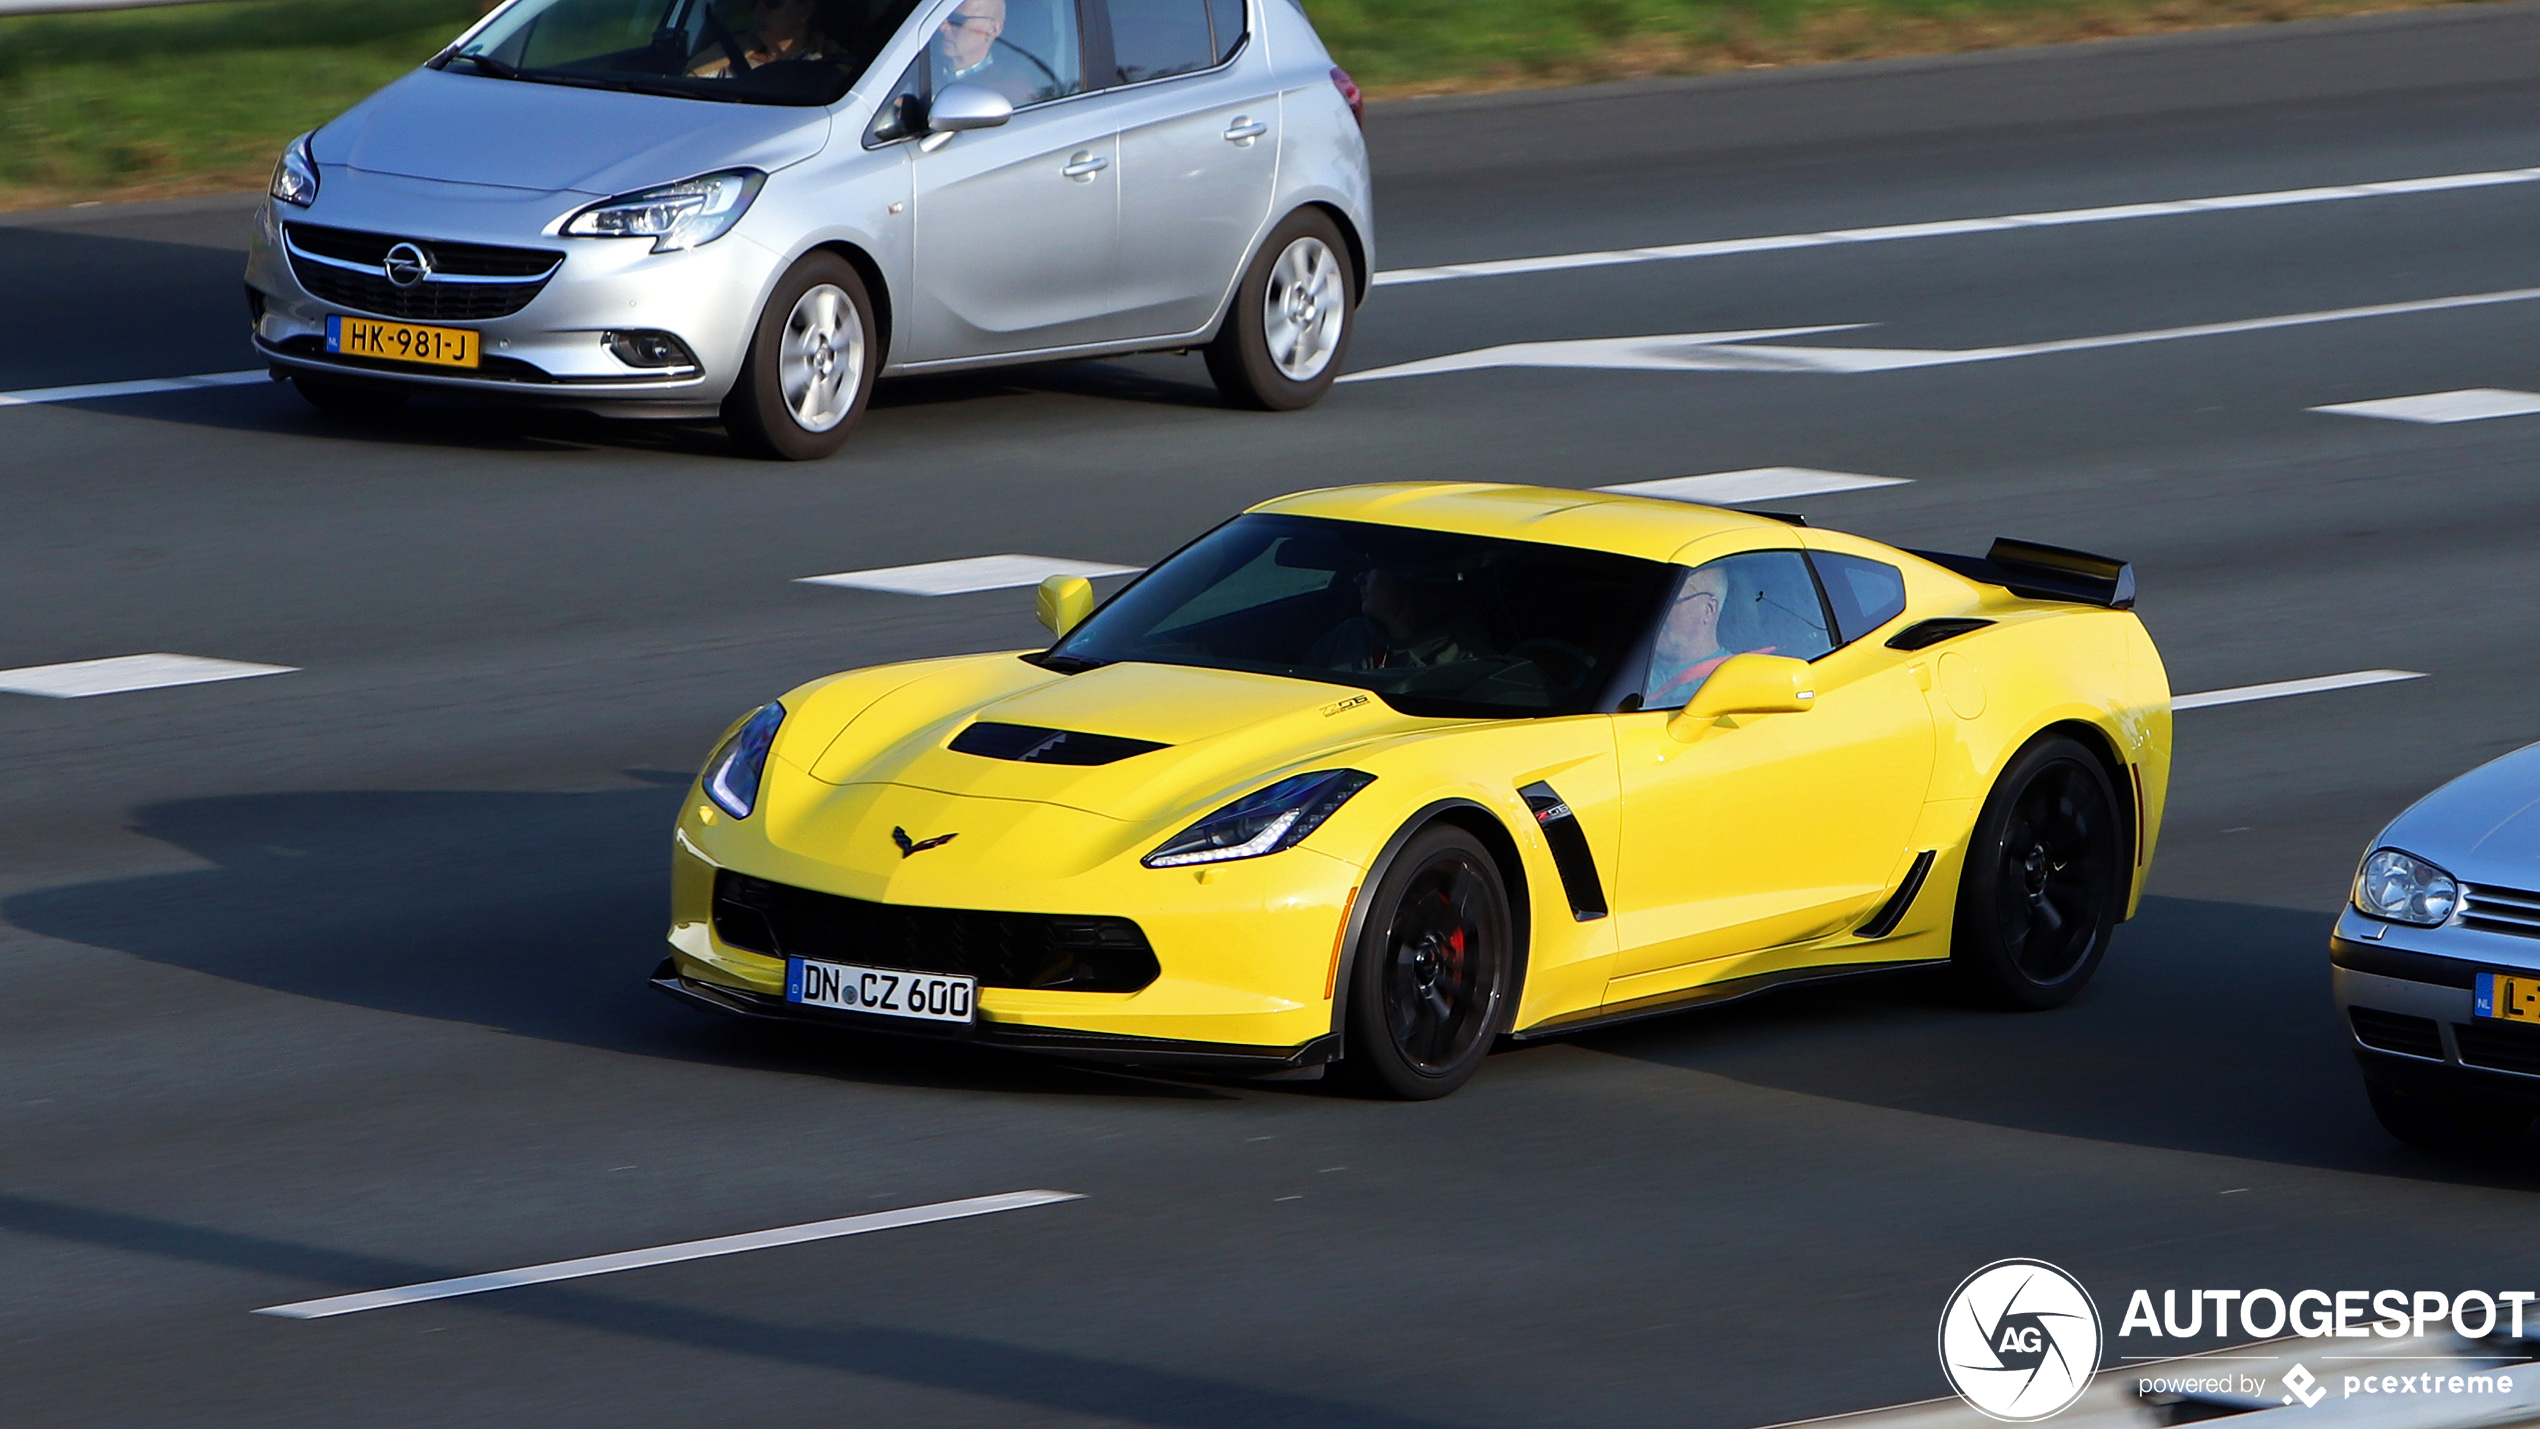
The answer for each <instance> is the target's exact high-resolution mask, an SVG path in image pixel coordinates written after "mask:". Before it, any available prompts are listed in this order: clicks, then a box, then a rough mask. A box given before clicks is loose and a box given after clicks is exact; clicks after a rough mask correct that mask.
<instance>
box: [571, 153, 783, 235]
mask: <svg viewBox="0 0 2540 1429" xmlns="http://www.w3.org/2000/svg"><path fill="white" fill-rule="evenodd" d="M766 182H767V175H765V174H762V173H760V172H759V171H758V170H756V169H734V170H733V171H731V172H730V173H726V174H708V175H706V176H705V177H704V178H701V179H684V180H682V181H680V182H678V183H675V184H664V185H662V186H661V187H660V188H657V189H645V190H644V191H643V192H641V193H631V194H627V195H624V196H623V197H620V198H613V199H610V200H609V201H607V202H606V203H595V204H593V205H591V206H590V207H589V208H586V209H584V210H582V211H581V212H580V213H577V214H575V215H574V216H573V217H572V218H570V219H567V220H566V221H565V225H564V231H565V232H566V233H568V234H570V235H572V236H573V237H575V238H649V239H651V240H653V251H654V252H655V253H674V252H677V251H678V250H680V249H682V248H694V247H696V246H697V245H698V244H701V243H712V242H713V241H715V240H716V239H718V238H721V237H722V236H723V235H724V234H725V233H726V232H728V231H729V230H730V229H731V227H732V225H733V224H736V223H738V222H740V221H741V215H742V214H745V213H747V212H749V211H750V201H751V200H752V199H755V198H757V197H758V191H759V185H761V184H764V183H766Z"/></svg>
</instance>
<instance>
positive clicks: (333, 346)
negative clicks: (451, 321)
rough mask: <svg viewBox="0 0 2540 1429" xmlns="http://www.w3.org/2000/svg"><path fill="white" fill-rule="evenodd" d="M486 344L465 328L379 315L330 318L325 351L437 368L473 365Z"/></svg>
mask: <svg viewBox="0 0 2540 1429" xmlns="http://www.w3.org/2000/svg"><path fill="white" fill-rule="evenodd" d="M482 348H483V344H482V343H481V342H479V341H478V340H477V336H476V334H475V333H472V332H470V331H468V330H467V329H466V328H463V327H425V326H423V325H422V324H420V323H392V322H381V321H380V320H378V319H377V318H346V317H329V318H328V319H327V320H326V350H327V351H329V352H332V353H336V354H339V355H341V356H344V357H368V358H374V359H380V360H385V361H388V362H422V363H428V364H430V365H432V366H434V367H474V366H476V365H477V358H478V356H479V355H480V353H481V351H482Z"/></svg>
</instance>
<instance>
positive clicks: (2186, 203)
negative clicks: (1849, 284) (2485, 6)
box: [1374, 168, 2540, 288]
mask: <svg viewBox="0 0 2540 1429" xmlns="http://www.w3.org/2000/svg"><path fill="white" fill-rule="evenodd" d="M2535 180H2540V168H2532V169H2491V170H2487V171H2485V172H2482V173H2471V174H2436V175H2434V176H2432V177H2430V178H2422V179H2390V180H2386V181H2383V182H2380V183H2369V184H2344V185H2337V186H2333V187H2328V188H2312V189H2277V190H2274V191H2272V192H2268V193H2249V194H2223V195H2221V196H2219V197H2216V198H2189V199H2172V200H2167V201H2163V202H2156V203H2121V204H2112V205H2108V206H2105V207H2100V208H2064V209H2051V210H2048V211H2045V212H2042V213H2007V214H2003V215H2001V216H1999V217H1995V218H1945V219H1940V220H1937V221H1935V222H1929V223H1890V224H1882V225H1880V226H1878V227H1875V228H1837V229H1830V230H1827V231H1825V232H1822V233H1780V234H1773V235H1771V236H1768V237H1763V238H1722V239H1714V240H1712V241H1710V242H1707V243H1669V244H1663V245H1660V246H1658V247H1653V248H1611V249H1605V250H1603V251H1600V252H1593V253H1554V254H1549V255H1546V256H1544V257H1541V258H1501V259H1495V260H1491V261H1488V262H1481V263H1446V264H1441V265H1439V266H1437V267H1434V268H1392V269H1387V270H1385V271H1383V272H1380V273H1378V274H1377V275H1376V277H1375V280H1374V286H1376V287H1379V288H1382V287H1389V286H1392V285H1394V284H1397V283H1439V282H1444V281H1446V280H1448V279H1450V278H1504V277H1510V276H1513V275H1517V274H1524V273H1556V272H1560V271H1562V270H1564V269H1569V268H1609V267H1613V266H1614V265H1616V264H1621V263H1659V262H1666V261H1669V260H1672V259H1678V258H1724V257H1729V256H1731V255H1734V254H1741V253H1773V252H1779V251H1781V250H1784V249H1791V248H1830V247H1835V246H1837V245H1841V244H1850V243H1893V242H1895V241H1897V240H1899V239H1906V238H1954V237H1957V236H1959V235H1961V234H1968V233H2001V232H2005V231H2008V230H2010V229H2015V228H2056V227H2063V226H2065V225H2069V224H2080V223H2116V222H2120V221H2123V220H2125V219H2130V218H2168V217H2172V216H2176V215H2180V214H2191V213H2224V212H2230V211H2233V210H2238V209H2249V208H2290V207H2294V206H2296V205H2300V204H2313V203H2338V202H2342V201H2344V200H2346V199H2358V198H2389V197H2393V196H2396V195H2401V194H2423V193H2444V192H2448V191H2451V190H2454V189H2483V188H2495V187H2497V186H2499V185H2506V184H2527V183H2531V182H2534V181H2535Z"/></svg>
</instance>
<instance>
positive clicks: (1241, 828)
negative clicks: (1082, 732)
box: [1138, 769, 1376, 868]
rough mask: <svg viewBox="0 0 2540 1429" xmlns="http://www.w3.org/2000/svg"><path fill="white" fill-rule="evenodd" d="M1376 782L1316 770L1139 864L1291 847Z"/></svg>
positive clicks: (1226, 812) (1215, 817)
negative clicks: (1355, 795)
mask: <svg viewBox="0 0 2540 1429" xmlns="http://www.w3.org/2000/svg"><path fill="white" fill-rule="evenodd" d="M1375 782H1376V776H1375V775H1373V774H1361V773H1359V772H1358V771H1357V770H1355V769H1318V770H1316V771H1315V772H1314V773H1311V774H1298V775H1295V776H1293V777H1290V778H1286V779H1282V780H1280V781H1279V782H1278V783H1276V784H1273V785H1270V786H1269V787H1268V788H1266V789H1260V790H1256V791H1254V792H1253V793H1250V794H1246V795H1245V796H1243V797H1242V798H1240V799H1237V800H1236V801H1235V802H1233V803H1231V804H1228V805H1227V806H1226V807H1224V808H1222V809H1219V810H1218V811H1217V812H1216V813H1213V814H1211V815H1209V816H1208V817H1207V818H1205V819H1202V820H1200V821H1199V822H1198V823H1196V824H1193V825H1191V826H1190V827H1189V828H1187V829H1184V830H1182V831H1181V832H1180V833H1178V834H1175V835H1174V836H1173V837H1172V838H1170V839H1168V840H1166V841H1165V843H1164V844H1163V846H1162V847H1160V848H1158V849H1156V851H1155V852H1153V853H1151V854H1148V855H1147V856H1146V857H1145V858H1142V859H1140V860H1138V861H1139V862H1140V863H1143V864H1145V865H1146V866H1147V867H1149V868H1180V867H1183V866H1184V865H1186V864H1193V863H1225V862H1227V861H1228V860H1231V859H1238V858H1259V857H1261V856H1262V855H1263V854H1269V853H1277V852H1278V851H1279V850H1281V849H1283V848H1290V847H1293V846H1295V844H1296V843H1297V842H1298V841H1299V840H1301V839H1303V838H1304V837H1305V836H1306V835H1307V834H1310V833H1312V832H1314V831H1315V830H1316V829H1318V828H1321V827H1322V826H1323V821H1324V820H1325V819H1328V818H1330V817H1331V816H1332V812H1333V811H1334V810H1335V809H1338V808H1339V807H1340V806H1341V805H1343V804H1346V803H1348V802H1349V796H1350V795H1352V794H1355V793H1357V792H1358V791H1359V790H1361V789H1364V788H1366V787H1367V786H1368V785H1370V784H1373V783H1375Z"/></svg>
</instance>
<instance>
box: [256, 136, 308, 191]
mask: <svg viewBox="0 0 2540 1429" xmlns="http://www.w3.org/2000/svg"><path fill="white" fill-rule="evenodd" d="M317 190H318V169H317V157H316V156H315V155H314V154H312V153H310V152H309V136H308V135H306V134H303V135H301V136H300V137H299V138H297V139H294V140H292V141H291V143H290V146H289V147H287V148H285V149H284V150H283V151H282V157H281V158H279V159H276V160H274V164H273V178H272V179H271V180H270V181H269V182H267V183H266V184H265V192H266V193H269V194H271V195H273V196H274V197H275V198H278V199H280V200H282V201H283V202H284V203H287V204H291V205H293V206H294V207H297V208H307V207H308V206H309V205H310V204H313V203H315V202H317Z"/></svg>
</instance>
